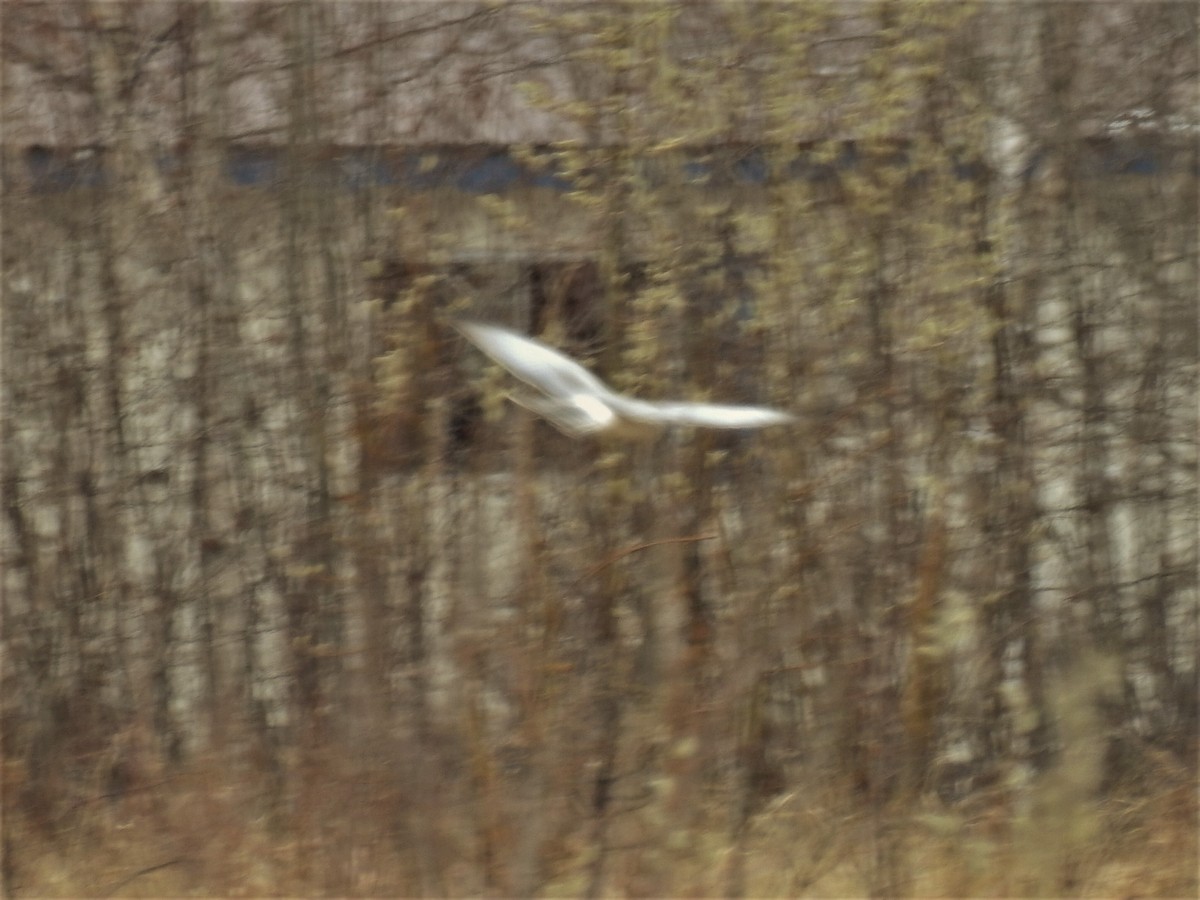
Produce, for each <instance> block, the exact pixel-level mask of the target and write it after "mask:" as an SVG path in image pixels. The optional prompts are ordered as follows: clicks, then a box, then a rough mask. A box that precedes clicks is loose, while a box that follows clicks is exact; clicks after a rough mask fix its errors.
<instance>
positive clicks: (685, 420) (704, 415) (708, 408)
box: [618, 401, 796, 428]
mask: <svg viewBox="0 0 1200 900" xmlns="http://www.w3.org/2000/svg"><path fill="white" fill-rule="evenodd" d="M642 402H645V401H642ZM647 405H648V406H650V407H653V410H654V411H653V416H654V417H655V418H656V419H657V421H659V422H661V423H662V424H664V425H690V426H693V427H696V428H766V427H767V426H768V425H787V424H790V423H793V422H795V421H796V417H795V416H793V415H791V414H790V413H785V412H780V411H779V410H777V409H770V408H769V407H766V406H727V405H723V404H717V403H647ZM618 411H619V410H618Z"/></svg>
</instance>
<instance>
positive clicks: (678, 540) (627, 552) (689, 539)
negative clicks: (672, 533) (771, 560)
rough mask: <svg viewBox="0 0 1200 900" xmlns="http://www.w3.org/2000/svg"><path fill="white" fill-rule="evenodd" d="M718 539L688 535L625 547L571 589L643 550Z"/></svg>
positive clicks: (583, 576) (706, 535)
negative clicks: (665, 545) (664, 545)
mask: <svg viewBox="0 0 1200 900" xmlns="http://www.w3.org/2000/svg"><path fill="white" fill-rule="evenodd" d="M716 538H717V535H715V534H691V535H687V536H686V537H674V538H659V539H658V540H656V541H644V542H643V543H641V544H634V545H633V546H632V547H625V548H624V549H622V550H618V551H617V552H616V553H614V554H613V555H612V556H610V557H609V558H608V559H606V560H604V561H603V562H602V563H599V564H598V565H595V566H593V567H592V568H591V569H589V570H588V571H586V572H584V573H583V574H582V575H580V576H579V578H578V579H576V581H575V584H573V585H571V589H572V590H574V589H575V588H576V587H578V586H579V585H580V584H582V583H583V582H584V581H587V580H588V579H589V578H592V577H594V576H596V575H598V574H599V573H600V572H603V571H604V570H605V569H607V568H608V567H609V566H611V565H612V564H613V563H616V562H620V561H621V560H622V559H624V558H625V557H626V556H632V555H633V554H635V553H640V552H641V551H643V550H649V549H650V548H651V547H658V546H661V545H662V544H693V543H696V542H697V541H712V540H715V539H716Z"/></svg>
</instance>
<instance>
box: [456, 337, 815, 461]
mask: <svg viewBox="0 0 1200 900" xmlns="http://www.w3.org/2000/svg"><path fill="white" fill-rule="evenodd" d="M454 326H455V327H456V328H457V329H458V330H459V331H460V332H461V333H462V334H463V336H464V337H465V338H467V340H469V341H470V342H471V343H472V344H474V345H475V346H476V347H478V348H479V349H480V350H482V351H483V352H484V353H486V354H487V355H488V356H489V357H491V358H492V360H494V361H495V362H497V363H499V364H500V365H501V366H503V367H504V368H505V369H507V370H508V371H509V372H511V373H512V374H513V375H515V376H516V377H517V378H519V379H521V380H522V381H524V382H525V383H526V384H528V385H530V386H532V387H535V388H537V389H538V390H539V391H540V392H541V394H540V395H510V397H511V399H512V400H513V401H514V402H515V403H518V404H520V405H521V406H524V407H525V408H526V409H529V410H531V411H533V412H535V413H537V414H538V415H539V416H542V417H544V418H545V419H547V420H549V422H550V423H551V424H552V425H554V426H555V427H556V428H558V429H559V430H560V431H562V432H564V433H565V434H568V435H570V436H572V437H583V436H585V435H593V434H605V435H610V436H616V437H633V438H649V437H653V436H654V435H656V434H657V433H659V432H660V431H661V430H662V429H663V428H665V427H667V426H670V425H681V426H693V427H699V428H727V429H728V428H763V427H765V426H767V425H784V424H788V423H791V422H795V421H796V419H795V417H794V416H792V415H790V414H788V413H785V412H780V411H778V410H774V409H769V408H767V407H763V406H723V405H718V404H713V403H680V402H651V401H647V400H638V399H637V398H635V397H629V396H626V395H625V394H618V393H617V392H616V391H613V390H612V389H610V388H609V387H608V386H607V385H605V384H604V382H602V381H601V380H600V379H599V378H597V377H596V376H595V375H593V374H592V373H591V372H589V371H588V370H587V369H585V368H584V367H583V366H581V365H579V364H578V363H576V362H574V361H573V360H570V359H568V358H567V357H566V356H564V355H563V354H561V353H559V352H558V351H557V350H555V349H553V348H551V347H549V346H547V345H546V344H543V343H542V342H541V341H538V340H535V339H533V338H530V337H526V336H525V335H521V334H517V333H516V332H513V331H509V330H508V329H505V328H500V327H497V326H495V325H488V324H486V323H483V322H472V321H463V320H460V321H456V322H455V323H454Z"/></svg>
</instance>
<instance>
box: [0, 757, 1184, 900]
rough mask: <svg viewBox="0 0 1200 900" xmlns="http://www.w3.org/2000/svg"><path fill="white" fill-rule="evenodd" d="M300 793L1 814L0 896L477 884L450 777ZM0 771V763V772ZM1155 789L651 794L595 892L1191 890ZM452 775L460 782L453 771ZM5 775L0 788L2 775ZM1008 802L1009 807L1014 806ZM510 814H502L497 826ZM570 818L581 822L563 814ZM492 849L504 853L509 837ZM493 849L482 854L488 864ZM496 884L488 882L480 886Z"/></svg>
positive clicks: (342, 771)
mask: <svg viewBox="0 0 1200 900" xmlns="http://www.w3.org/2000/svg"><path fill="white" fill-rule="evenodd" d="M309 763H310V764H309V766H308V768H307V769H306V770H305V771H301V770H300V769H296V770H295V771H294V772H293V773H292V774H293V776H294V777H295V778H296V779H297V782H296V783H303V784H305V785H306V787H305V789H304V790H302V791H301V792H299V793H293V794H292V795H291V796H290V797H287V798H277V797H273V796H272V794H271V792H270V790H269V786H268V781H267V779H265V778H264V777H263V776H262V775H261V773H255V772H253V771H252V770H249V769H246V768H243V767H241V766H239V765H237V764H233V765H231V764H229V761H227V760H226V761H221V760H217V759H210V760H207V761H203V762H199V763H197V764H195V765H193V766H191V767H189V768H188V769H187V770H186V771H184V772H181V773H179V774H176V775H173V776H171V777H169V778H166V779H164V780H163V781H162V782H160V783H158V784H155V785H144V786H141V787H138V788H136V789H131V790H128V791H126V792H125V793H124V795H123V796H122V797H120V798H106V799H100V800H97V801H96V802H90V803H85V804H82V805H79V806H78V807H77V808H75V809H73V810H70V811H68V813H67V814H66V815H63V816H61V817H60V818H59V819H58V820H57V821H56V822H55V823H54V826H53V828H51V829H47V828H45V827H44V826H42V825H37V824H35V823H34V822H33V821H32V820H31V819H29V818H28V817H27V816H26V814H25V813H24V812H23V811H22V810H21V809H19V808H14V807H10V808H9V809H8V813H7V815H6V821H5V826H4V827H5V834H6V847H5V850H6V861H5V868H6V872H7V873H8V874H7V879H6V880H7V887H8V890H9V893H10V894H11V895H12V896H39V897H83V896H119V897H163V896H181V897H182V896H229V897H255V896H260V897H261V896H408V895H434V896H456V895H477V894H481V893H487V892H488V891H489V887H488V876H487V873H486V872H484V871H483V869H484V868H485V866H486V865H487V862H486V860H484V859H483V857H482V856H481V852H480V845H479V840H478V836H477V830H476V821H475V814H476V812H477V808H476V806H475V805H474V803H473V802H472V800H471V792H470V790H467V789H462V785H461V784H460V785H448V788H449V789H448V790H445V791H440V792H439V794H438V795H439V797H440V803H439V804H438V805H437V806H435V807H434V808H433V809H430V810H425V809H424V808H422V807H421V805H420V803H419V802H418V803H417V804H416V805H415V806H414V803H413V802H412V798H411V797H406V796H404V795H403V794H402V792H401V790H400V788H399V785H400V784H401V783H402V782H403V779H402V778H401V779H398V778H397V777H395V775H394V774H392V775H389V772H388V771H387V770H386V769H383V768H379V769H377V770H376V771H373V772H367V773H364V772H362V771H355V770H354V760H353V759H352V758H351V757H350V756H349V755H348V756H346V757H343V758H341V759H337V758H334V757H332V756H331V755H329V754H324V755H322V757H321V758H317V757H315V756H314V758H313V759H312V760H310V761H309ZM10 774H11V773H10ZM1153 774H1154V775H1156V776H1157V777H1156V778H1154V779H1151V780H1152V781H1153V782H1154V783H1155V784H1156V785H1157V788H1156V789H1155V790H1150V791H1147V790H1142V791H1141V792H1140V793H1138V794H1137V795H1134V794H1132V793H1131V792H1126V793H1123V794H1121V795H1119V796H1118V795H1114V796H1110V797H1107V798H1104V799H1093V798H1089V799H1088V800H1087V801H1086V802H1083V803H1079V804H1076V805H1075V806H1074V807H1073V808H1070V809H1065V810H1046V809H1045V808H1044V807H1043V806H1039V804H1041V803H1042V802H1043V801H1054V800H1055V798H1059V799H1061V793H1056V788H1055V786H1054V784H1053V781H1052V780H1046V781H1044V782H1043V783H1039V784H1036V785H1035V786H1034V787H1033V788H1032V789H1031V790H1030V792H1028V794H1027V795H1026V796H1025V797H1023V798H1018V799H1019V800H1020V801H1021V802H1014V798H1015V796H1016V795H1015V794H1014V793H1012V792H1009V793H1008V794H1007V795H1002V794H1000V793H996V794H995V795H993V796H990V797H978V798H975V800H973V801H970V802H967V803H964V804H963V805H962V806H960V807H957V808H948V807H946V806H945V805H943V804H941V803H939V802H938V801H936V800H934V799H931V798H923V799H921V800H919V801H917V802H916V803H915V804H913V805H912V806H911V807H910V808H892V809H884V810H881V811H874V812H873V811H871V810H869V809H866V808H864V806H863V805H862V804H861V803H857V802H856V801H854V800H853V799H851V797H850V795H849V793H848V792H846V791H844V790H842V789H840V788H839V787H838V786H837V785H836V784H834V783H833V782H825V783H822V782H821V781H820V780H819V779H818V780H814V781H812V782H811V783H810V784H809V785H808V786H807V787H805V788H804V789H796V790H791V791H789V792H787V793H784V794H782V795H780V796H778V797H776V798H775V799H774V800H773V801H772V802H770V803H769V804H767V806H766V807H764V808H763V809H762V810H760V811H759V812H758V813H757V814H756V815H755V816H754V818H753V819H752V820H751V823H750V825H749V827H748V828H747V829H746V830H745V832H744V833H743V834H742V836H741V838H740V840H739V839H736V838H734V837H733V836H732V832H731V829H730V819H731V817H730V815H729V812H728V809H727V805H728V804H727V803H724V802H722V800H721V798H720V797H717V796H713V797H710V798H708V799H706V800H705V801H703V802H702V803H701V804H699V805H698V810H697V812H696V813H695V814H694V815H693V816H692V817H691V823H692V824H691V827H690V828H677V829H671V828H669V827H666V826H665V825H664V820H663V815H662V814H663V810H662V808H661V807H659V808H656V805H655V802H654V800H653V799H650V800H649V801H648V802H647V803H646V804H645V805H644V806H642V807H640V808H636V809H631V810H629V811H627V812H626V813H624V814H623V815H622V816H621V817H620V822H619V823H618V825H616V826H615V827H614V832H613V841H612V842H611V848H610V850H609V858H608V862H607V865H606V871H607V877H606V881H605V891H604V892H605V894H606V895H615V896H645V895H652V894H658V895H662V894H670V895H676V896H682V895H687V896H701V895H709V896H720V895H725V894H728V893H729V892H730V891H731V890H737V891H739V892H741V893H744V894H745V895H748V896H866V895H876V896H879V895H907V896H926V897H934V896H959V897H986V896H1028V897H1034V896H1080V897H1099V896H1105V897H1133V896H1141V897H1185V896H1195V895H1196V893H1197V890H1198V884H1197V853H1196V847H1197V804H1196V793H1195V785H1194V784H1193V783H1192V781H1191V778H1190V776H1189V775H1188V773H1187V772H1186V771H1185V770H1184V769H1183V768H1181V767H1178V766H1174V767H1172V766H1169V765H1167V764H1166V763H1165V762H1164V763H1162V764H1161V765H1160V766H1159V767H1158V771H1157V772H1155V773H1153ZM467 778H468V777H467V776H466V775H465V774H464V775H463V781H464V782H465V781H466V780H467ZM10 786H11V785H10ZM1022 805H1023V807H1024V811H1022ZM521 824H522V823H520V822H518V821H515V820H514V821H511V822H510V825H511V830H512V832H514V833H515V832H516V831H518V830H519V829H520V827H521ZM580 824H582V822H581V823H580ZM509 846H510V847H512V846H515V844H510V845H509ZM594 852H595V848H594V847H592V846H589V845H588V844H587V841H586V831H585V830H583V829H582V828H581V829H579V831H578V833H577V834H571V835H561V834H556V835H553V836H552V839H549V840H547V841H546V842H545V845H544V848H543V852H542V853H541V854H540V857H539V863H538V865H539V866H540V878H539V880H538V882H537V888H536V892H537V893H539V894H542V895H545V896H579V895H581V894H582V893H583V892H584V890H585V887H586V885H587V880H588V874H587V873H588V870H589V862H590V861H591V860H592V859H593V858H594ZM511 864H512V860H511V859H509V860H501V861H499V864H498V868H499V870H501V871H502V870H504V869H505V868H507V867H510V866H511ZM490 890H491V891H492V892H495V890H496V887H495V886H494V885H493V887H492V888H491V889H490Z"/></svg>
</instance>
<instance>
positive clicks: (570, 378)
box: [454, 319, 612, 399]
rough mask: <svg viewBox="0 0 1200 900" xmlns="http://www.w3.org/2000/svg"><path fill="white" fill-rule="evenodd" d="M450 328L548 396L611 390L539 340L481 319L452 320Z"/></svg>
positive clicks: (601, 394)
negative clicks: (453, 328) (478, 320)
mask: <svg viewBox="0 0 1200 900" xmlns="http://www.w3.org/2000/svg"><path fill="white" fill-rule="evenodd" d="M454 327H455V328H457V329H458V330H459V331H460V332H462V335H463V337H465V338H466V339H467V340H469V341H470V342H471V343H472V344H474V345H475V346H476V347H478V348H479V349H480V350H482V351H483V352H484V353H486V354H487V355H488V356H490V357H491V358H492V359H493V360H494V361H495V362H497V363H499V364H500V365H502V366H503V367H504V368H506V369H508V371H510V372H511V373H512V374H514V375H516V376H517V377H518V378H520V379H521V380H522V381H524V382H525V383H526V384H529V385H532V386H533V387H535V388H537V389H538V390H539V391H541V392H542V393H544V394H546V395H547V396H549V397H556V398H564V399H565V398H567V397H569V396H571V395H572V394H591V395H594V396H597V397H606V396H608V395H609V394H611V393H612V391H610V390H609V389H608V387H606V386H605V384H604V382H602V381H601V380H600V379H599V378H597V377H596V376H595V375H593V374H592V373H591V372H589V371H588V370H587V369H585V368H584V367H583V366H581V365H579V363H577V362H574V361H572V360H570V359H568V358H567V357H565V356H563V355H562V354H561V353H559V352H558V351H557V350H555V349H553V348H552V347H549V346H547V345H546V344H543V343H542V342H541V341H538V340H534V339H533V338H531V337H525V336H524V335H521V334H516V333H515V332H512V331H509V330H507V329H505V328H498V327H496V326H495V325H487V324H485V323H483V322H472V321H468V320H462V319H460V320H458V321H455V322H454Z"/></svg>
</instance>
